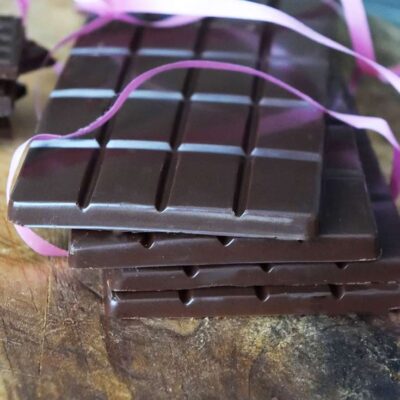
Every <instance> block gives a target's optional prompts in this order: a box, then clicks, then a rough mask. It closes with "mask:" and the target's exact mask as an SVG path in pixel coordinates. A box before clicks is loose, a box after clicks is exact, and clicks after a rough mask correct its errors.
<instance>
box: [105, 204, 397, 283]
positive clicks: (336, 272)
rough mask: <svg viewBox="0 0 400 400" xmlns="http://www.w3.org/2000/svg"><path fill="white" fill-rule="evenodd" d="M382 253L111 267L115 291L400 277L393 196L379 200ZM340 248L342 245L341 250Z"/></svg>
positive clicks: (109, 272)
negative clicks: (337, 258) (365, 257)
mask: <svg viewBox="0 0 400 400" xmlns="http://www.w3.org/2000/svg"><path fill="white" fill-rule="evenodd" d="M374 210H375V215H376V220H377V223H378V228H379V238H380V244H381V247H382V256H381V258H379V259H378V260H376V261H370V262H365V261H364V262H352V263H332V262H325V263H301V262H300V263H282V264H267V263H265V264H252V265H243V264H240V265H200V266H199V265H190V266H184V267H146V268H121V269H106V270H104V276H105V278H106V280H107V281H108V282H109V286H110V287H111V288H112V289H113V290H115V291H155V290H158V291H159V290H182V289H197V288H202V287H214V286H238V287H241V286H244V287H246V286H263V285H265V286H296V285H320V284H355V283H367V282H391V281H400V249H399V246H398V243H399V240H400V219H399V216H398V213H397V210H396V208H395V206H394V204H393V202H392V201H378V202H376V203H375V204H374ZM336 251H337V252H338V253H340V251H341V249H340V247H338V248H337V249H336Z"/></svg>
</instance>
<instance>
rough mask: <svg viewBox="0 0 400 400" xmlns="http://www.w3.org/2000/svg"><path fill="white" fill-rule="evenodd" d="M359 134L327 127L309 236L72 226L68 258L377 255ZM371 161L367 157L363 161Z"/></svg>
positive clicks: (136, 263)
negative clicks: (314, 229) (313, 233)
mask: <svg viewBox="0 0 400 400" xmlns="http://www.w3.org/2000/svg"><path fill="white" fill-rule="evenodd" d="M355 135H356V133H355V132H354V130H352V129H351V128H349V127H346V126H341V125H339V126H332V127H330V128H329V130H328V134H327V141H326V147H325V152H324V159H325V169H324V174H323V175H324V179H323V192H322V199H321V211H320V226H319V234H318V236H317V237H316V238H314V239H312V240H310V241H304V242H302V241H300V242H299V241H288V240H285V241H283V240H271V239H250V238H233V237H216V236H198V235H197V236H196V235H178V234H162V233H151V234H139V233H136V234H135V233H118V232H112V231H109V232H107V231H103V232H99V231H79V230H73V231H72V236H71V241H70V256H69V263H70V265H71V266H72V267H75V268H129V267H149V266H161V265H163V266H168V265H172V266H177V265H207V264H214V265H215V264H237V263H266V262H268V263H272V262H275V263H278V262H280V263H282V262H308V261H309V262H322V261H333V262H338V261H341V262H345V261H357V260H366V259H373V258H375V257H376V256H377V255H378V246H377V243H376V242H377V238H376V236H377V233H376V226H375V223H374V217H373V215H372V212H371V206H370V202H369V200H368V193H367V190H366V187H365V177H364V175H363V173H362V167H361V163H360V158H359V155H358V150H357V145H356V141H355ZM358 135H359V136H360V137H362V136H363V135H362V134H360V133H357V137H358ZM311 143H312V142H311ZM362 154H363V155H364V153H362ZM370 162H373V160H372V159H371V160H370V158H367V159H366V161H365V164H368V165H369V164H370ZM366 172H367V179H368V182H369V183H370V184H369V190H370V191H371V192H373V191H375V184H374V183H373V182H371V181H370V179H369V175H368V174H370V173H372V174H374V175H375V176H377V173H376V172H374V170H373V168H367V167H366ZM385 187H386V192H387V190H388V189H387V185H386V186H385ZM385 237H386V236H385ZM339 249H340V251H339Z"/></svg>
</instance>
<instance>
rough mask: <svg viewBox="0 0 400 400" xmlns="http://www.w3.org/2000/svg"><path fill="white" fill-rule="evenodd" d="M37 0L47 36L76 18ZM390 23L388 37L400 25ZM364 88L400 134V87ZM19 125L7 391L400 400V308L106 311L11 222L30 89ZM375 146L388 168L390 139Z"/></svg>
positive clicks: (3, 316) (0, 211)
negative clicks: (115, 316) (128, 317)
mask: <svg viewBox="0 0 400 400" xmlns="http://www.w3.org/2000/svg"><path fill="white" fill-rule="evenodd" d="M4 3H6V4H4ZM12 3H13V2H12V1H11V0H10V1H9V2H8V4H7V1H6V2H2V3H1V5H0V12H2V11H5V10H7V9H8V8H10V7H11V6H12ZM33 3H35V4H34V7H33V10H32V14H31V17H32V19H31V25H32V28H31V30H30V31H31V33H32V35H33V36H34V37H35V38H36V39H39V40H41V41H42V42H44V43H45V44H47V45H51V44H54V42H55V41H56V40H57V38H60V37H62V36H63V35H64V34H65V33H67V32H69V31H70V30H71V29H73V28H74V27H76V26H78V25H79V24H80V21H81V19H80V18H79V17H78V16H77V15H75V14H74V13H73V12H72V11H71V2H70V1H69V0H68V1H67V0H58V1H57V2H55V1H52V0H42V1H37V2H33ZM46 7H51V11H52V13H53V14H52V17H51V18H48V15H47V13H45V14H44V13H43V12H44V10H45V8H46ZM388 32H389V33H390V34H389V35H387V36H388V37H389V39H388V38H386V40H385V43H386V44H387V46H390V36H391V35H392V36H393V38H395V37H396V35H398V34H399V33H398V31H397V32H396V31H393V30H391V31H388ZM397 37H398V36H397ZM393 43H394V42H393V41H392V44H393ZM392 48H394V46H392ZM39 77H41V80H40V81H39V82H40V87H41V88H42V91H41V93H42V95H43V96H44V97H45V96H46V94H47V93H48V92H49V90H50V89H51V87H52V85H53V84H54V75H53V74H52V72H51V71H48V72H46V73H40V74H31V75H30V76H27V77H25V78H24V81H25V82H26V83H28V84H29V86H30V89H31V92H32V90H33V89H32V88H33V87H34V86H35V84H36V85H37V82H38V79H39ZM358 97H359V100H360V101H359V103H360V107H361V109H362V111H363V112H365V113H367V112H368V113H371V114H374V113H376V114H378V113H379V114H380V115H383V116H387V117H388V118H390V120H391V122H392V125H393V127H395V128H396V127H397V132H400V118H399V116H398V98H397V97H396V96H394V94H393V91H392V90H390V89H388V88H385V87H384V86H383V85H382V84H379V83H375V82H374V81H372V80H366V81H365V82H364V85H363V87H362V90H361V91H360V93H359V96H358ZM13 122H14V133H13V138H12V139H6V140H0V199H1V201H0V399H116V400H119V399H191V400H192V399H210V400H211V399H271V400H272V399H275V400H286V399H287V400H296V399H301V400H303V399H304V400H306V399H307V400H308V399H312V400H314V399H323V400H330V399H352V400H353V399H362V400H368V399H386V400H391V399H393V400H395V399H399V398H400V384H399V380H400V373H399V372H400V350H399V345H398V343H399V339H400V317H399V315H398V314H391V315H388V316H382V317H368V318H367V317H359V316H346V317H340V318H329V317H326V316H316V317H273V318H268V317H264V318H260V317H257V318H214V319H207V318H205V319H201V320H195V319H182V320H168V319H137V320H134V321H130V322H126V321H116V320H108V319H106V318H105V317H104V315H103V308H102V302H101V296H100V285H99V280H98V279H97V277H96V276H95V275H94V274H93V273H92V274H90V275H88V274H87V273H86V274H85V272H80V273H79V274H77V273H73V272H72V271H71V270H69V269H68V267H67V265H66V262H65V260H56V259H46V258H43V257H39V256H36V255H35V254H33V253H32V252H31V251H29V250H28V249H27V248H26V247H25V246H24V245H23V244H22V243H21V242H20V241H19V239H18V238H17V236H16V234H15V233H14V231H13V228H12V226H11V225H9V224H8V223H7V222H6V205H5V200H4V197H5V194H4V187H5V180H6V175H7V169H8V163H9V160H10V156H11V153H12V151H13V149H15V148H16V146H17V145H18V144H19V143H21V141H22V140H23V139H24V138H26V137H28V136H29V135H30V134H32V132H33V130H34V126H35V117H34V109H33V99H32V96H30V97H28V98H27V99H25V100H24V101H23V102H20V103H18V107H17V110H16V113H15V117H14V121H13ZM376 143H377V144H378V148H379V152H380V154H381V156H382V159H384V160H385V165H386V166H387V165H389V163H388V161H389V151H388V148H387V147H385V146H383V145H382V143H381V141H380V140H378V141H376ZM52 239H53V240H55V241H56V242H58V243H61V244H65V241H64V240H63V238H62V237H60V236H59V235H57V234H55V235H53V238H52Z"/></svg>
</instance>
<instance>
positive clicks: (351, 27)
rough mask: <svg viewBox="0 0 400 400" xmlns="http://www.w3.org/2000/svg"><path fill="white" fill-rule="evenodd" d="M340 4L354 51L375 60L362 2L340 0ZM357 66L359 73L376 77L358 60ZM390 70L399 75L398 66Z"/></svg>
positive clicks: (371, 70)
mask: <svg viewBox="0 0 400 400" xmlns="http://www.w3.org/2000/svg"><path fill="white" fill-rule="evenodd" d="M341 2H342V6H343V12H344V17H345V21H346V25H347V28H348V31H349V34H350V38H351V42H352V45H353V48H354V50H355V51H356V52H357V53H359V54H362V55H363V56H365V57H367V58H369V59H371V60H376V55H375V49H374V42H373V40H372V34H371V30H370V27H369V24H368V17H367V12H366V11H365V7H364V3H363V1H362V0H341ZM357 66H358V69H359V71H361V72H363V73H365V74H368V75H372V76H377V73H376V70H374V69H373V68H371V66H370V65H368V64H366V63H365V62H363V61H362V60H360V59H359V60H358V61H357ZM390 70H391V71H392V72H393V73H395V74H396V75H400V64H399V65H397V66H394V67H391V68H390Z"/></svg>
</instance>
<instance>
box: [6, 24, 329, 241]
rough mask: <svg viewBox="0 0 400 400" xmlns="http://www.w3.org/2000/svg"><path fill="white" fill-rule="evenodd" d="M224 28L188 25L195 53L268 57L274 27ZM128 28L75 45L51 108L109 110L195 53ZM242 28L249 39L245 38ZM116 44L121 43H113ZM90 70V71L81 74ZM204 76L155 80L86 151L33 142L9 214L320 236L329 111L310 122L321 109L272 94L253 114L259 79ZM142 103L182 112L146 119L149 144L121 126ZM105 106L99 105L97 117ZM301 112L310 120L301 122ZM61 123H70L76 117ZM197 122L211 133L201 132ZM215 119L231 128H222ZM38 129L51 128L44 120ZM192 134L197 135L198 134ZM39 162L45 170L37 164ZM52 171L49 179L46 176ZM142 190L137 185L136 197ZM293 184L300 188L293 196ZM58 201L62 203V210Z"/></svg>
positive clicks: (44, 222) (122, 225) (179, 74)
mask: <svg viewBox="0 0 400 400" xmlns="http://www.w3.org/2000/svg"><path fill="white" fill-rule="evenodd" d="M219 23H220V21H216V20H212V19H206V20H205V21H202V22H201V23H199V24H196V26H193V27H190V28H185V29H192V30H193V31H194V33H193V37H194V38H195V39H194V40H192V39H191V40H192V43H191V47H190V46H189V47H190V50H189V51H191V52H192V53H193V57H194V58H198V57H199V56H202V54H203V53H207V52H208V54H209V55H210V53H211V55H212V56H213V58H212V59H215V60H220V61H237V62H242V63H244V64H245V65H248V63H249V62H250V63H252V65H254V66H256V67H260V66H261V64H262V63H263V62H267V63H269V62H270V61H271V60H268V57H267V58H263V60H261V58H260V57H261V56H264V55H265V54H267V53H268V51H269V49H270V42H271V41H272V42H273V41H274V38H275V33H274V31H273V28H272V27H271V26H270V24H257V23H248V24H245V25H246V26H245V28H243V24H242V23H241V22H240V23H239V22H235V21H231V22H230V23H231V25H232V27H233V29H232V28H230V29H227V27H226V26H222V27H219V26H218V24H219ZM113 24H114V26H118V24H116V23H113ZM235 24H237V25H238V26H239V25H240V29H239V28H238V27H237V28H235V26H236V25H235ZM120 26H121V28H120V29H121V30H122V31H124V34H123V35H119V34H118V31H116V33H115V34H114V35H111V36H110V37H108V36H105V35H103V34H102V32H96V33H95V34H93V36H91V35H89V36H91V37H85V38H81V39H80V40H79V41H78V43H77V45H76V46H75V48H74V49H73V50H72V52H71V57H70V59H69V61H68V62H67V65H66V67H65V69H64V71H63V73H62V75H61V77H60V80H59V82H58V84H57V88H56V90H55V91H54V92H53V93H52V95H51V100H50V105H49V107H53V109H54V107H55V106H54V105H51V103H52V102H53V101H55V100H57V102H58V104H59V107H62V103H63V101H65V102H70V101H71V99H73V100H74V102H75V106H76V107H81V108H84V107H86V104H87V102H88V101H92V100H94V99H104V100H105V101H106V102H107V101H108V104H110V103H111V101H112V99H113V97H114V95H115V93H116V92H119V91H120V90H121V88H122V87H123V85H124V83H126V81H127V80H128V79H130V77H131V75H130V74H132V73H133V74H137V73H139V72H141V71H144V70H146V69H148V68H149V67H150V66H155V65H160V64H163V63H165V62H168V61H171V60H182V59H186V58H187V51H188V48H189V47H188V44H187V43H185V40H186V36H179V37H181V38H182V40H181V41H178V42H177V45H172V44H170V45H171V46H173V48H168V47H165V46H168V43H166V42H164V41H162V40H161V39H160V38H159V36H160V35H159V33H158V32H157V35H158V36H157V37H158V39H157V38H156V37H155V39H154V40H156V42H154V41H153V40H152V35H156V33H155V30H154V29H148V28H133V27H131V28H130V29H131V31H130V33H129V32H126V30H127V29H128V27H127V26H126V24H120ZM174 29H176V31H180V30H181V29H183V28H173V29H172V30H171V31H169V32H168V34H171V35H173V34H174ZM214 29H225V33H226V35H228V36H229V37H230V38H231V39H232V40H233V41H235V40H236V41H237V40H241V41H240V46H239V47H238V48H239V49H240V51H236V52H235V51H233V50H232V51H228V50H229V49H223V48H222V49H221V48H220V44H219V43H218V41H217V42H215V41H214V40H211V39H212V36H213V32H214V31H213V30H214ZM104 31H105V32H106V31H109V28H107V27H105V28H104ZM254 32H261V33H260V35H261V40H259V45H258V46H257V48H256V49H254V48H252V47H251V46H250V47H249V46H248V45H247V42H246V37H247V36H246V35H248V36H249V37H251V38H252V37H254ZM239 33H240V35H241V36H242V33H244V36H243V38H241V39H238V38H237V35H236V34H239ZM189 36H190V35H189V34H188V35H187V37H188V38H189ZM210 38H211V39H210ZM158 40H160V47H158ZM115 43H118V45H117V46H118V47H113V44H115ZM177 46H178V47H179V48H176V47H177ZM327 52H328V51H327ZM277 57H278V56H277ZM271 62H272V61H271ZM90 65H96V68H95V69H93V68H90ZM87 68H90V71H91V73H90V74H87V73H83V72H84V71H85V70H86V69H87ZM214 72H217V71H214ZM203 75H204V74H203V71H194V70H190V71H173V72H171V73H166V74H164V75H162V76H159V77H156V78H155V79H154V80H153V81H152V82H149V83H148V84H147V85H144V86H143V87H141V88H140V89H139V90H137V91H136V92H135V93H133V94H132V96H131V98H130V99H129V100H128V101H127V103H126V104H125V105H124V107H123V109H122V110H121V112H120V113H119V114H118V115H117V116H116V118H115V119H114V120H113V121H110V123H109V124H107V125H106V126H104V127H103V128H102V129H100V132H98V136H97V137H95V139H96V140H95V141H92V142H91V143H90V144H89V143H88V141H87V140H86V138H83V139H82V141H80V140H79V139H77V140H73V141H69V145H68V148H66V146H65V144H62V143H61V142H56V141H54V142H53V143H52V144H51V146H49V144H48V143H47V144H43V143H40V142H35V144H34V145H33V146H32V147H31V149H30V151H29V153H28V156H27V158H26V160H25V163H24V165H23V167H22V170H21V174H20V176H19V179H18V181H17V184H16V186H15V189H14V192H13V195H12V200H11V203H10V209H9V216H10V218H11V219H12V220H13V222H16V223H19V224H22V225H29V226H33V227H49V226H51V227H60V228H71V227H81V228H88V229H109V230H110V229H116V230H136V231H164V232H177V233H198V234H214V235H232V236H253V237H273V238H274V237H278V238H284V239H299V240H303V239H306V238H307V239H308V238H310V237H313V236H315V234H316V233H317V225H318V212H319V198H320V185H321V170H322V150H323V140H324V129H325V128H324V123H323V121H324V119H323V117H322V115H320V116H319V115H313V113H314V114H315V110H313V109H312V107H309V106H306V105H305V104H304V102H301V101H300V102H299V101H297V102H292V101H291V100H290V99H289V100H290V101H289V102H287V100H288V99H285V98H283V97H282V98H279V97H277V96H279V95H277V94H272V93H271V96H273V97H271V98H267V100H265V98H263V101H262V102H261V103H260V104H259V106H257V107H255V106H253V104H252V103H253V102H255V101H258V100H261V98H260V90H259V89H258V88H261V81H260V80H258V79H250V80H249V79H248V77H244V76H243V77H242V76H239V75H235V76H232V74H231V73H228V72H227V73H226V74H225V77H224V79H222V80H221V75H220V74H213V71H208V72H207V74H206V75H204V76H203ZM214 75H215V76H214ZM229 77H232V78H233V79H228V78H229ZM321 77H322V78H321V79H322V80H321V81H319V82H320V85H319V86H320V87H321V90H323V91H325V86H327V84H328V77H327V76H325V77H324V76H323V74H322V75H321ZM242 78H243V79H242ZM221 82H227V83H228V84H227V85H225V84H223V85H221ZM231 84H232V85H231ZM230 85H231V86H230ZM141 101H146V102H149V101H152V102H153V104H155V105H154V107H155V108H156V107H157V105H161V104H166V103H167V102H170V103H169V104H171V103H175V104H174V106H175V105H176V109H175V107H171V109H170V110H169V111H168V112H170V113H171V114H170V115H164V116H163V117H164V118H166V121H173V122H172V128H171V126H162V125H161V123H159V122H158V121H157V120H156V119H155V118H154V113H153V112H152V108H149V110H148V113H150V114H151V115H150V117H151V118H152V119H151V120H152V121H154V124H155V125H154V127H153V130H152V131H153V134H154V136H153V137H151V135H149V136H148V137H147V136H146V137H145V138H144V137H143V134H142V132H141V129H142V127H143V125H140V124H139V125H136V124H134V125H132V124H129V126H125V127H123V126H122V125H121V123H120V122H119V120H120V119H121V118H123V115H124V112H125V113H127V111H126V110H128V109H129V108H131V109H134V108H135V107H136V106H135V104H140V102H141ZM79 102H80V106H79ZM103 110H104V106H103V105H100V104H99V109H98V115H100V114H101V113H102V112H103ZM56 113H57V115H60V113H59V112H57V111H56ZM296 113H297V114H296ZM293 114H296V115H297V117H298V118H300V120H301V121H302V123H301V124H300V123H299V124H297V126H293V125H294V124H292V126H286V127H285V128H284V129H283V128H282V129H283V130H282V132H280V133H281V134H280V135H278V133H277V132H276V129H274V130H272V129H271V126H272V125H269V124H268V123H266V122H265V123H264V121H268V122H271V123H272V122H273V126H275V127H276V126H277V125H282V122H284V121H289V122H290V121H293V120H294V119H295V117H294V116H293ZM300 114H302V116H306V117H307V118H308V120H307V118H303V119H301V118H302V117H301V116H300ZM47 115H48V114H47ZM288 115H291V116H292V118H289V117H288ZM228 116H229V118H228ZM232 116H234V117H235V123H234V124H231V125H229V127H230V128H229V129H231V130H232V132H231V131H229V132H228V130H227V129H226V127H225V126H224V124H225V122H226V121H228V122H229V120H230V118H231V117H232ZM297 117H296V118H297ZM49 118H51V116H50V117H49ZM208 118H210V124H207V121H208ZM65 119H67V120H68V121H69V120H70V119H71V118H70V114H68V115H66V116H65ZM199 120H200V121H203V126H198V125H197V123H196V121H199ZM215 120H220V121H225V122H224V123H223V124H220V125H218V124H215V123H214V122H215ZM211 121H213V123H212V124H211ZM42 122H43V124H44V125H46V124H47V121H46V120H44V121H42ZM66 123H67V122H66ZM144 123H145V124H146V123H148V122H144ZM60 125H63V124H62V121H60ZM193 127H197V128H201V129H198V131H196V130H194V129H193ZM143 129H144V128H143ZM147 129H148V127H147ZM57 132H58V131H57ZM93 136H95V135H93ZM93 136H92V137H93ZM300 137H302V138H303V140H300ZM61 156H62V157H61ZM77 160H79V161H78V162H77ZM39 163H41V164H42V167H41V168H39V169H38V168H37V165H38V164H39ZM44 163H47V164H48V166H51V168H46V166H45V165H44ZM44 170H46V171H47V172H46V173H45V174H43V173H38V171H44ZM35 171H36V172H35ZM121 171H122V172H123V173H121ZM124 171H126V173H125V172H124ZM131 171H135V173H132V172H131ZM278 171H279V174H278V173H277V172H278ZM60 181H62V182H64V185H63V186H61V187H60V185H58V187H57V189H54V186H55V182H60ZM283 182H285V184H283ZM39 186H40V187H43V188H48V190H42V191H41V193H37V191H36V189H35V188H37V187H39ZM139 187H140V188H141V190H136V188H139ZM292 187H296V188H297V190H296V191H295V193H293V190H291V188H292ZM271 188H273V190H272V189H271ZM61 203H62V204H63V207H59V205H60V204H61Z"/></svg>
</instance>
